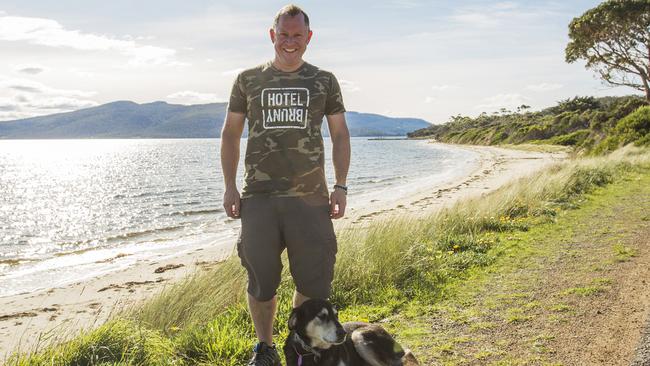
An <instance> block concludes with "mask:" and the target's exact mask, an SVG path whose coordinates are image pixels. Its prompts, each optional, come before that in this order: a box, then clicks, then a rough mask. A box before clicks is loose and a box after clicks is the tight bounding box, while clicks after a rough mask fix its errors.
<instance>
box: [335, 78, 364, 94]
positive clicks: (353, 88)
mask: <svg viewBox="0 0 650 366" xmlns="http://www.w3.org/2000/svg"><path fill="white" fill-rule="evenodd" d="M339 86H340V87H341V90H343V91H346V92H348V93H354V92H358V91H359V90H361V88H360V87H359V86H358V85H357V84H356V83H355V82H354V81H350V80H344V79H340V80H339Z"/></svg>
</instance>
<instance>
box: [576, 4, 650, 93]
mask: <svg viewBox="0 0 650 366" xmlns="http://www.w3.org/2000/svg"><path fill="white" fill-rule="evenodd" d="M569 39H570V41H569V43H568V45H567V46H566V50H565V56H566V61H567V62H568V63H572V62H576V61H578V60H585V61H586V62H587V63H586V65H585V67H586V68H587V69H591V70H594V71H595V72H596V73H597V74H598V75H599V76H600V77H601V78H602V79H603V81H604V82H605V83H606V84H609V85H612V86H628V87H631V88H634V89H637V90H640V91H642V92H644V93H645V97H646V102H648V103H650V80H649V79H650V0H608V1H604V2H602V3H601V4H600V5H598V6H596V7H595V8H593V9H590V10H588V11H587V12H585V13H584V14H582V15H581V16H579V17H576V18H574V19H573V20H572V21H571V23H570V24H569Z"/></svg>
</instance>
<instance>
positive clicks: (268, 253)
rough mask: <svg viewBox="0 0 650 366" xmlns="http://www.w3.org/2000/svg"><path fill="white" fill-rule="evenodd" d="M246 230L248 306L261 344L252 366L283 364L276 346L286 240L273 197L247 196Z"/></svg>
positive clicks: (241, 250)
mask: <svg viewBox="0 0 650 366" xmlns="http://www.w3.org/2000/svg"><path fill="white" fill-rule="evenodd" d="M240 210H241V220H242V230H241V234H240V236H239V240H238V242H237V252H238V254H239V258H240V259H241V263H242V265H243V266H244V268H246V272H247V273H248V309H249V310H250V314H251V320H252V321H253V324H254V326H255V333H256V334H257V338H259V343H258V344H257V345H256V346H255V348H254V350H253V357H252V358H251V360H250V362H249V363H248V365H249V366H251V365H252V366H262V365H264V366H270V365H273V366H282V363H281V361H280V357H279V355H278V352H277V350H276V349H275V346H274V345H273V320H274V318H275V311H276V306H277V305H276V298H275V291H276V289H277V288H278V285H279V284H280V276H281V273H282V261H281V260H280V254H281V253H282V250H283V243H282V238H281V234H280V225H279V223H278V221H277V215H276V210H275V208H274V206H273V202H272V200H269V199H267V198H255V197H254V198H246V199H243V200H242V203H241V209H240Z"/></svg>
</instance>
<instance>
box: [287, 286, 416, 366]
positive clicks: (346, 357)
mask: <svg viewBox="0 0 650 366" xmlns="http://www.w3.org/2000/svg"><path fill="white" fill-rule="evenodd" d="M289 330H290V333H289V337H288V338H287V341H286V343H285V345H284V357H285V359H286V361H287V366H313V365H323V366H330V365H331V366H402V365H403V366H413V365H419V363H418V362H417V360H416V359H415V357H414V356H413V354H412V353H411V352H410V351H409V350H406V351H404V350H403V349H402V347H401V346H400V345H399V344H398V343H397V342H396V341H395V340H394V339H393V337H391V336H390V334H388V332H386V330H384V328H382V327H380V326H378V325H373V324H368V323H360V322H352V323H345V324H341V323H340V322H339V320H338V317H337V313H336V310H335V309H334V308H333V307H332V305H331V304H330V303H329V301H326V300H317V299H312V300H308V301H305V302H304V303H303V304H302V305H301V306H299V307H298V308H296V309H293V311H292V312H291V316H290V317H289Z"/></svg>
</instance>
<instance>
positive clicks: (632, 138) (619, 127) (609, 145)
mask: <svg viewBox="0 0 650 366" xmlns="http://www.w3.org/2000/svg"><path fill="white" fill-rule="evenodd" d="M630 143H634V144H635V145H637V146H648V145H650V107H648V106H645V107H641V108H639V109H637V110H636V111H634V112H632V113H630V114H629V115H627V116H626V117H624V118H622V119H621V120H619V121H618V122H617V123H616V125H615V126H614V128H613V129H612V133H611V134H610V135H609V136H607V138H605V139H604V140H603V141H602V142H601V143H600V144H598V146H596V148H595V149H594V150H595V151H596V152H599V153H602V152H609V151H614V150H616V149H617V148H619V147H621V146H623V145H627V144H630Z"/></svg>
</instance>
